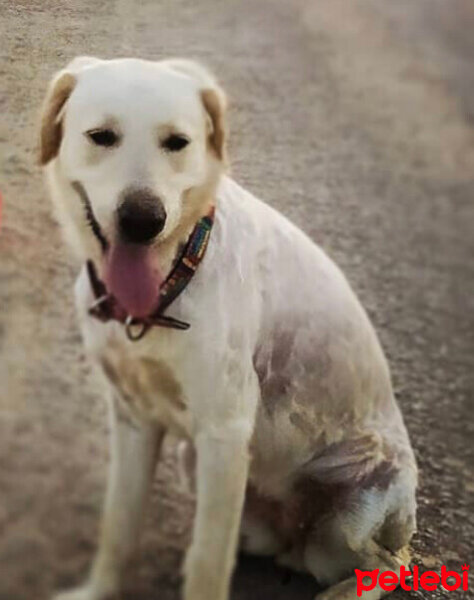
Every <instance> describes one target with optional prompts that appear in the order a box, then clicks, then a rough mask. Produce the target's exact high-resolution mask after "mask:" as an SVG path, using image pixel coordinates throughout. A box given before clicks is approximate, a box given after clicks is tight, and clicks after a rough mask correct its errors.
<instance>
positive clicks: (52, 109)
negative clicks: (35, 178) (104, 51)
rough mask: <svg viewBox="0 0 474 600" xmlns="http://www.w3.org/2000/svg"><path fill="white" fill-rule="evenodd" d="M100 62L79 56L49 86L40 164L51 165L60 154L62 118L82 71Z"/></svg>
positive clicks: (40, 145)
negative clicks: (50, 162)
mask: <svg viewBox="0 0 474 600" xmlns="http://www.w3.org/2000/svg"><path fill="white" fill-rule="evenodd" d="M97 62H99V59H97V58H93V57H91V56H78V57H77V58H75V59H74V60H72V61H71V62H70V63H69V64H68V66H67V67H66V68H65V69H63V70H62V71H60V72H59V73H57V74H56V75H55V76H54V77H53V80H52V82H51V84H50V86H49V89H48V92H47V94H46V99H45V101H44V103H43V109H42V113H41V126H40V140H39V164H40V165H42V166H44V165H46V164H48V163H49V161H51V160H52V159H53V158H54V157H55V156H57V154H58V152H59V146H60V145H61V138H62V117H63V115H64V107H65V104H66V102H67V100H68V98H69V96H70V95H71V93H72V91H73V90H74V87H75V86H76V82H77V74H78V73H79V71H81V70H82V69H84V68H86V67H89V66H91V65H93V64H96V63H97Z"/></svg>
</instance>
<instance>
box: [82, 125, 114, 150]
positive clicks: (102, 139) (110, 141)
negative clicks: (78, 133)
mask: <svg viewBox="0 0 474 600" xmlns="http://www.w3.org/2000/svg"><path fill="white" fill-rule="evenodd" d="M87 137H88V138H89V139H90V140H91V142H93V143H94V144H95V145H96V146H104V147H105V148H110V146H115V144H116V143H117V142H118V140H119V137H118V135H117V134H116V133H115V131H112V129H93V130H92V131H88V132H87Z"/></svg>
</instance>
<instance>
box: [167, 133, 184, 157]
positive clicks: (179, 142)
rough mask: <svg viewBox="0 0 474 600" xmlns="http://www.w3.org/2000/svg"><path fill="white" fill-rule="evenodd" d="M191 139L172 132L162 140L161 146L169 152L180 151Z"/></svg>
mask: <svg viewBox="0 0 474 600" xmlns="http://www.w3.org/2000/svg"><path fill="white" fill-rule="evenodd" d="M189 142H190V140H188V138H187V137H186V136H184V135H178V134H176V133H173V134H171V135H170V136H169V137H167V138H166V139H165V140H163V141H162V142H161V147H162V148H164V149H165V150H168V152H179V151H180V150H182V149H183V148H186V146H187V145H188V144H189Z"/></svg>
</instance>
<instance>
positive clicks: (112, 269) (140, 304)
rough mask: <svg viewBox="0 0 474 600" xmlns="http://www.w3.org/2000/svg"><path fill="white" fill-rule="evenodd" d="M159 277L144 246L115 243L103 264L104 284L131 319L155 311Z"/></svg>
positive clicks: (161, 278) (160, 281)
mask: <svg viewBox="0 0 474 600" xmlns="http://www.w3.org/2000/svg"><path fill="white" fill-rule="evenodd" d="M162 282H163V277H162V275H161V273H160V271H159V269H158V268H157V267H156V265H154V264H153V261H152V252H151V250H150V248H148V247H146V246H134V245H132V244H124V243H121V242H117V243H116V244H114V245H113V246H112V248H111V249H110V250H109V252H108V255H107V257H106V262H105V283H106V285H107V288H108V290H109V292H110V293H111V294H112V295H113V296H114V297H115V299H116V300H117V302H118V303H119V304H120V306H121V307H122V308H123V309H124V310H125V311H126V312H127V313H128V314H129V315H132V316H133V317H139V318H140V317H147V316H148V315H150V313H151V312H152V311H153V310H154V309H156V308H157V307H158V303H159V294H160V285H161V284H162Z"/></svg>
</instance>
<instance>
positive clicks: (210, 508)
mask: <svg viewBox="0 0 474 600" xmlns="http://www.w3.org/2000/svg"><path fill="white" fill-rule="evenodd" d="M248 432H249V428H248V427H247V424H242V425H239V424H238V423H237V424H234V425H232V426H219V429H216V428H214V429H212V430H207V431H204V432H202V433H201V434H199V435H198V436H197V439H196V440H195V443H196V450H197V488H198V490H197V491H198V493H197V512H196V518H195V523H194V533H193V541H192V544H191V547H190V549H189V551H188V555H187V557H186V564H185V577H186V579H185V592H184V599H185V600H211V599H212V600H226V599H227V597H228V592H229V584H230V579H231V576H232V570H233V566H234V561H235V554H236V547H237V538H238V532H239V526H240V520H241V513H242V506H243V501H244V496H245V488H246V482H247V474H248V465H249V454H248V443H249V433H248Z"/></svg>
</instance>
